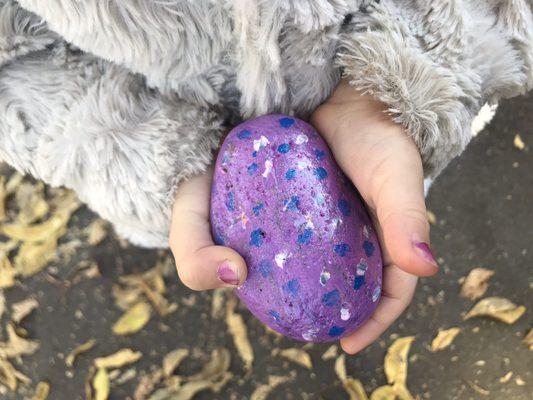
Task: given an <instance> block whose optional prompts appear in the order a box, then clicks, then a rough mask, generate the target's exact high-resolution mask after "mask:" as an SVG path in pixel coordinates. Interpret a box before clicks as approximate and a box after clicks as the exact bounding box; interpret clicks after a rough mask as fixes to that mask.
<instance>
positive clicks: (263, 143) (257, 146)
mask: <svg viewBox="0 0 533 400" xmlns="http://www.w3.org/2000/svg"><path fill="white" fill-rule="evenodd" d="M269 143H270V142H269V140H268V139H267V138H266V137H265V136H261V137H260V138H259V139H258V140H254V151H259V150H261V149H262V148H263V147H265V146H266V145H267V144H269Z"/></svg>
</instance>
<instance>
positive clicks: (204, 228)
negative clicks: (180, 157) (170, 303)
mask: <svg viewBox="0 0 533 400" xmlns="http://www.w3.org/2000/svg"><path fill="white" fill-rule="evenodd" d="M211 174H212V172H211V171H209V173H208V174H207V175H202V176H198V177H194V178H192V179H191V180H189V181H187V182H184V183H182V185H181V186H180V188H179V191H178V193H177V195H176V200H175V202H174V208H173V211H172V223H171V233H170V248H171V250H172V253H173V254H174V258H175V260H176V266H177V269H178V275H179V277H180V279H181V281H182V282H183V283H184V284H185V285H186V286H188V287H189V288H191V289H193V290H208V289H215V288H219V287H236V286H240V285H242V284H243V283H244V281H245V280H246V274H247V269H246V263H245V261H244V259H243V258H242V257H241V256H240V255H239V254H238V253H237V252H236V251H234V250H232V249H230V248H228V247H223V246H216V245H215V244H214V243H213V239H212V236H211V232H210V223H209V197H210V190H211V189H210V185H211Z"/></svg>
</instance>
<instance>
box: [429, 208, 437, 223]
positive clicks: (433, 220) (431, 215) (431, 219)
mask: <svg viewBox="0 0 533 400" xmlns="http://www.w3.org/2000/svg"><path fill="white" fill-rule="evenodd" d="M427 218H428V222H429V223H430V224H431V225H436V224H437V217H436V216H435V214H434V213H433V212H431V211H429V210H428V211H427Z"/></svg>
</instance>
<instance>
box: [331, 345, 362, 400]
mask: <svg viewBox="0 0 533 400" xmlns="http://www.w3.org/2000/svg"><path fill="white" fill-rule="evenodd" d="M335 374H336V375H337V377H338V378H339V380H340V381H341V383H342V386H343V387H344V390H346V393H348V395H349V396H350V400H368V397H367V395H366V392H365V388H364V387H363V384H362V383H361V381H360V380H359V379H353V378H351V377H349V376H348V374H347V373H346V356H345V355H344V354H341V355H340V356H339V357H337V359H336V360H335Z"/></svg>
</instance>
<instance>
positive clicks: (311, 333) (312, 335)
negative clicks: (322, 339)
mask: <svg viewBox="0 0 533 400" xmlns="http://www.w3.org/2000/svg"><path fill="white" fill-rule="evenodd" d="M317 334H318V329H316V328H314V329H309V330H308V331H306V332H304V333H302V338H303V340H305V341H307V342H312V341H313V339H316V336H317Z"/></svg>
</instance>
